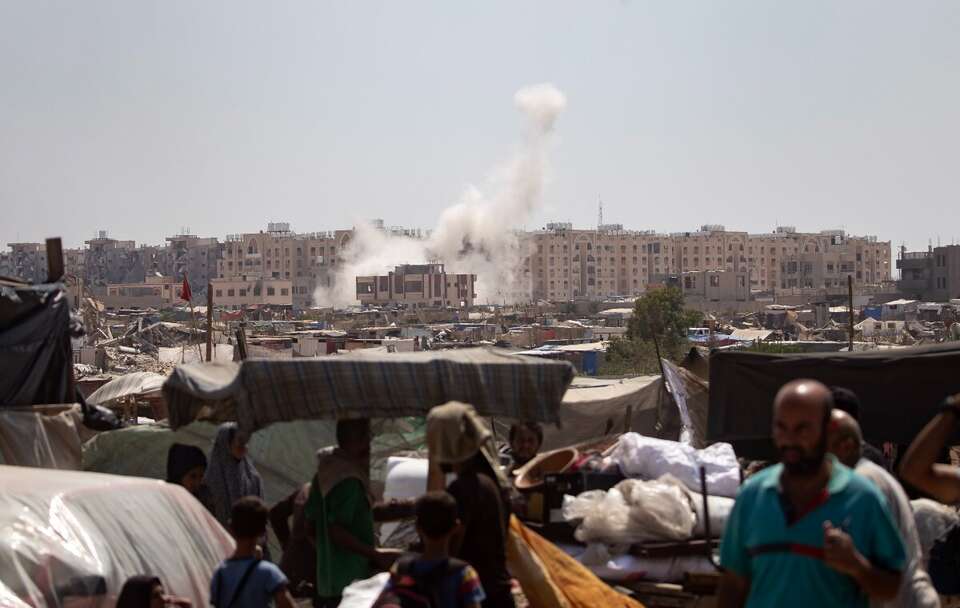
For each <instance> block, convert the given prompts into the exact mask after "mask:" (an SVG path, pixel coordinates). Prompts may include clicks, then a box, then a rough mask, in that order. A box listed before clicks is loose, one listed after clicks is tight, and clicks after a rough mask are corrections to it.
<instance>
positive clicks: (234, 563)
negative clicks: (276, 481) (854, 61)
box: [210, 496, 294, 608]
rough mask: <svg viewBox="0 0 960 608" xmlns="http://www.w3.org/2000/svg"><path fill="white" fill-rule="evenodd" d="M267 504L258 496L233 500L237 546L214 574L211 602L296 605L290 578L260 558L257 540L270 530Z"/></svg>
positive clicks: (232, 607) (234, 606)
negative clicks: (288, 582) (289, 581)
mask: <svg viewBox="0 0 960 608" xmlns="http://www.w3.org/2000/svg"><path fill="white" fill-rule="evenodd" d="M267 515H268V511H267V506H266V505H265V504H263V501H262V500H260V499H259V498H257V497H255V496H246V497H244V498H241V499H239V500H238V501H236V502H235V503H233V508H232V509H231V512H230V531H231V532H232V533H233V538H234V540H236V541H237V548H236V550H235V551H234V553H233V556H232V557H230V558H229V559H227V560H224V561H223V562H222V563H221V564H220V566H219V567H217V570H216V571H215V572H214V573H213V580H212V581H211V582H210V603H211V604H213V605H214V606H216V608H264V607H266V606H271V605H274V604H276V606H277V608H293V606H294V602H293V597H291V595H290V592H289V591H288V590H287V577H286V576H284V575H283V572H281V571H280V568H278V567H277V566H275V565H274V564H271V563H270V562H268V561H263V560H261V559H260V557H259V554H260V552H259V548H258V547H257V542H258V541H259V539H260V538H262V537H263V535H264V534H265V533H266V531H267Z"/></svg>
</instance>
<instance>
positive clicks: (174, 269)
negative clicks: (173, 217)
mask: <svg viewBox="0 0 960 608" xmlns="http://www.w3.org/2000/svg"><path fill="white" fill-rule="evenodd" d="M222 251H223V244H222V243H220V242H219V241H218V240H217V239H216V237H206V238H202V237H198V236H196V235H193V234H179V235H176V236H168V237H167V246H166V248H165V250H164V251H163V255H162V256H161V259H159V260H158V261H157V266H158V270H159V271H160V272H162V273H164V274H169V275H170V276H172V277H173V278H174V279H177V280H178V281H183V277H184V276H186V277H188V279H189V281H190V287H191V289H192V291H193V293H194V294H195V295H197V296H200V297H204V296H206V293H207V283H209V282H210V280H211V279H214V278H217V277H218V276H219V274H218V273H219V266H218V262H219V261H220V257H221V252H222Z"/></svg>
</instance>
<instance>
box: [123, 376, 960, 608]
mask: <svg viewBox="0 0 960 608" xmlns="http://www.w3.org/2000/svg"><path fill="white" fill-rule="evenodd" d="M859 412H860V403H859V400H858V399H857V396H856V395H855V394H853V393H852V392H851V391H849V390H845V389H842V388H836V387H834V388H828V387H826V386H824V385H823V384H821V383H819V382H817V381H813V380H797V381H794V382H790V383H788V384H787V385H785V386H783V387H782V388H781V390H780V391H779V393H778V394H777V396H776V399H775V401H774V403H773V429H772V436H773V441H774V444H775V446H776V448H777V450H778V451H779V455H780V458H779V463H777V464H775V465H773V466H768V467H766V468H763V469H762V470H759V471H758V472H756V473H755V474H753V475H751V476H750V477H749V478H748V479H747V480H746V482H745V483H744V485H743V486H742V487H741V489H740V492H739V494H738V496H737V500H736V503H735V505H734V508H733V511H732V512H731V514H730V518H729V520H728V524H727V527H726V530H725V532H724V535H723V538H722V541H721V547H720V563H721V566H722V570H723V575H722V578H721V581H720V585H719V589H718V605H719V606H721V607H723V608H726V607H733V606H750V607H753V606H805V607H806V606H868V605H870V606H907V607H910V606H914V607H933V606H939V605H940V600H939V596H938V594H937V592H936V590H935V589H934V587H933V584H932V582H931V579H930V576H929V575H928V574H927V572H926V570H925V565H924V562H925V556H924V555H923V553H922V550H921V546H920V542H919V537H918V533H917V528H916V525H915V521H914V514H913V510H912V507H911V504H910V501H909V499H908V496H907V493H906V492H905V491H904V489H903V487H901V485H900V482H899V481H898V479H897V477H895V476H894V475H893V474H892V473H891V471H890V470H889V469H890V468H891V464H890V462H889V461H888V457H887V456H886V455H885V454H884V453H883V451H881V450H880V449H878V448H876V447H874V446H872V445H870V444H868V443H867V442H865V441H864V438H863V434H862V432H861V429H860V425H859V423H858V418H859ZM958 422H960V395H957V396H954V397H950V398H947V399H946V400H945V401H944V403H943V406H942V408H941V412H940V414H939V415H937V416H936V417H935V418H934V419H933V420H932V421H930V423H929V424H928V425H927V426H926V427H925V428H924V429H923V431H922V432H921V433H920V435H919V436H918V437H917V438H916V440H915V441H914V442H913V444H912V445H911V446H910V447H909V449H908V450H907V451H906V454H905V455H904V456H903V457H902V459H901V461H900V463H899V465H900V466H899V474H900V477H901V478H902V479H903V480H905V481H907V482H909V484H911V485H912V486H914V487H915V488H917V489H919V490H921V491H923V492H926V493H927V494H929V495H930V496H933V497H935V498H937V499H938V500H940V501H942V502H944V503H946V504H955V503H957V502H960V470H958V469H957V468H954V467H952V466H950V465H947V464H943V463H941V462H939V460H941V459H942V458H941V455H942V452H943V450H944V449H945V448H946V447H947V445H948V442H949V441H950V440H951V439H952V437H953V435H954V433H955V432H956V430H957V428H958V426H960V425H958ZM248 439H249V438H248V437H247V436H246V435H245V434H244V433H242V432H241V431H240V430H239V429H238V428H237V426H236V425H235V424H232V423H230V424H224V425H222V426H221V427H220V428H219V430H218V433H217V437H216V440H215V442H214V447H213V449H212V452H211V453H210V456H209V458H207V456H206V455H205V454H204V453H203V451H201V450H200V449H199V448H196V447H193V446H187V445H181V444H175V445H173V446H172V447H171V448H170V451H169V454H168V462H167V472H168V475H167V481H168V482H170V483H174V484H179V485H181V486H183V487H184V488H185V489H186V490H188V491H189V492H190V493H191V494H193V495H194V496H195V497H196V498H197V500H199V501H200V502H201V503H202V504H203V505H205V506H206V508H207V509H208V510H209V511H210V512H211V513H212V514H213V516H214V517H216V519H217V520H219V521H220V522H221V523H222V524H223V525H224V526H226V527H227V528H228V529H229V530H230V531H231V533H232V534H233V536H234V538H235V540H236V550H235V551H234V553H233V555H232V556H230V557H229V558H228V559H226V560H224V561H223V563H221V564H220V566H219V567H218V568H217V569H216V571H215V572H214V574H213V578H212V580H211V583H210V602H211V604H212V605H214V606H216V607H217V608H247V607H254V606H257V607H259V606H269V605H276V606H278V607H281V608H287V607H290V606H293V605H295V603H296V602H297V601H298V599H303V598H310V600H312V603H313V605H314V606H317V607H320V608H326V607H335V606H338V605H339V604H340V601H341V596H342V594H343V591H344V589H345V588H346V587H347V586H349V585H350V584H351V583H353V582H355V581H359V580H365V579H367V578H369V577H371V576H373V575H374V574H375V573H377V572H389V573H390V574H389V579H388V580H389V582H388V583H387V585H386V587H385V588H384V590H383V592H382V593H381V594H380V597H379V599H378V600H377V601H376V604H375V606H376V607H377V608H387V607H397V608H400V607H405V606H435V607H440V606H442V607H452V608H461V607H463V608H467V607H469V608H479V607H483V608H501V607H511V606H513V605H514V596H513V583H512V580H511V576H510V572H509V570H508V568H507V560H506V543H507V531H508V529H509V517H510V515H511V512H514V511H516V510H518V509H522V506H523V505H522V501H521V502H519V503H518V501H517V500H516V495H515V494H514V493H513V488H512V484H511V483H510V481H509V475H508V474H507V473H508V472H509V470H510V469H511V468H513V467H519V466H522V465H523V464H526V463H527V462H529V461H530V460H531V459H532V458H534V457H535V456H536V454H537V453H538V451H539V449H540V447H541V445H542V443H543V430H542V428H540V426H539V425H537V424H534V423H518V424H515V425H514V426H513V427H512V428H511V430H510V435H509V440H510V443H509V448H508V449H507V450H506V455H507V458H508V460H509V462H507V463H506V464H507V466H506V467H504V466H503V465H504V464H505V462H504V457H505V454H504V453H498V452H497V450H496V446H495V445H494V441H493V435H492V433H491V431H490V429H489V427H488V426H487V425H486V424H485V423H484V422H483V420H482V419H481V418H480V417H479V416H478V415H477V414H476V412H475V411H474V410H473V408H472V407H471V406H469V405H466V404H461V403H448V404H446V405H443V406H439V407H436V408H434V409H433V410H431V412H430V414H429V415H428V417H427V433H426V442H427V448H428V452H429V462H430V470H429V473H428V480H427V490H428V491H427V493H426V494H424V495H423V496H421V497H420V498H418V499H416V500H411V501H397V500H393V501H390V502H387V503H382V502H377V501H376V500H375V498H374V495H373V492H372V491H371V484H370V446H371V430H370V423H369V421H368V420H341V421H339V422H338V423H337V427H336V439H337V446H336V447H334V448H329V449H325V450H321V451H320V452H318V454H317V469H316V474H315V475H314V477H313V478H312V479H311V480H310V481H308V482H306V483H304V484H303V485H302V486H301V487H299V488H297V490H296V491H295V492H293V493H292V494H291V495H290V496H289V497H287V498H286V499H284V500H282V501H281V502H279V503H278V504H276V505H274V506H273V508H272V509H268V507H267V506H266V505H265V503H264V501H263V487H262V482H261V478H260V475H259V474H258V472H257V470H256V468H255V466H254V464H253V462H252V460H251V459H250V457H249V456H248V454H247V441H248ZM505 468H506V472H505ZM450 474H455V478H454V480H453V481H452V482H451V483H449V484H447V483H446V480H447V479H448V476H449V475H450ZM411 518H412V519H413V520H414V521H415V522H416V530H417V533H418V535H419V539H420V541H419V545H418V546H417V547H415V549H416V552H413V553H401V552H400V551H397V550H392V549H386V548H382V547H378V546H377V542H376V536H375V533H374V525H375V522H384V521H395V520H400V519H411ZM268 525H270V526H271V527H272V528H273V530H274V532H275V534H276V536H277V538H278V539H279V541H280V542H281V544H282V546H283V553H282V556H281V559H280V560H279V565H277V564H274V563H273V561H271V559H270V558H271V556H270V554H269V551H268V549H267V543H266V534H267V527H268ZM188 604H189V602H186V601H185V600H182V599H179V598H177V597H176V596H173V595H167V594H166V591H165V589H164V588H163V585H162V583H161V581H159V580H158V579H156V578H153V577H150V576H142V577H136V578H134V579H131V580H130V581H128V582H127V584H126V585H125V587H124V589H123V591H122V593H121V595H120V599H119V602H118V606H119V607H120V608H133V607H138V608H139V607H144V606H151V607H159V606H163V605H180V606H183V605H188Z"/></svg>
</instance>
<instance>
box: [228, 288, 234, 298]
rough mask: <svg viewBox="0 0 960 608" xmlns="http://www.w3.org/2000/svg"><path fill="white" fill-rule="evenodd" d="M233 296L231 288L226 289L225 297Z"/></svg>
mask: <svg viewBox="0 0 960 608" xmlns="http://www.w3.org/2000/svg"><path fill="white" fill-rule="evenodd" d="M233 296H234V291H233V290H232V289H228V290H227V297H228V298H232V297H233Z"/></svg>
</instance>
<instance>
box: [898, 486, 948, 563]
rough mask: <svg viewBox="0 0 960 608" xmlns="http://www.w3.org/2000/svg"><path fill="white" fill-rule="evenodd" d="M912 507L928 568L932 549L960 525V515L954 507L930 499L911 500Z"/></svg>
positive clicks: (924, 559) (924, 561)
mask: <svg viewBox="0 0 960 608" xmlns="http://www.w3.org/2000/svg"><path fill="white" fill-rule="evenodd" d="M910 506H911V507H913V518H914V521H916V523H917V535H918V536H919V537H920V548H921V550H922V551H923V564H924V568H926V567H927V565H929V561H930V549H932V548H933V545H934V544H935V543H936V542H937V540H939V539H941V538H943V537H944V535H946V533H947V532H948V531H949V530H950V529H951V528H953V527H954V526H956V525H960V515H958V514H957V511H956V509H954V508H953V507H948V506H946V505H942V504H940V503H939V502H936V501H934V500H930V499H928V498H919V499H917V500H911V501H910Z"/></svg>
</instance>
